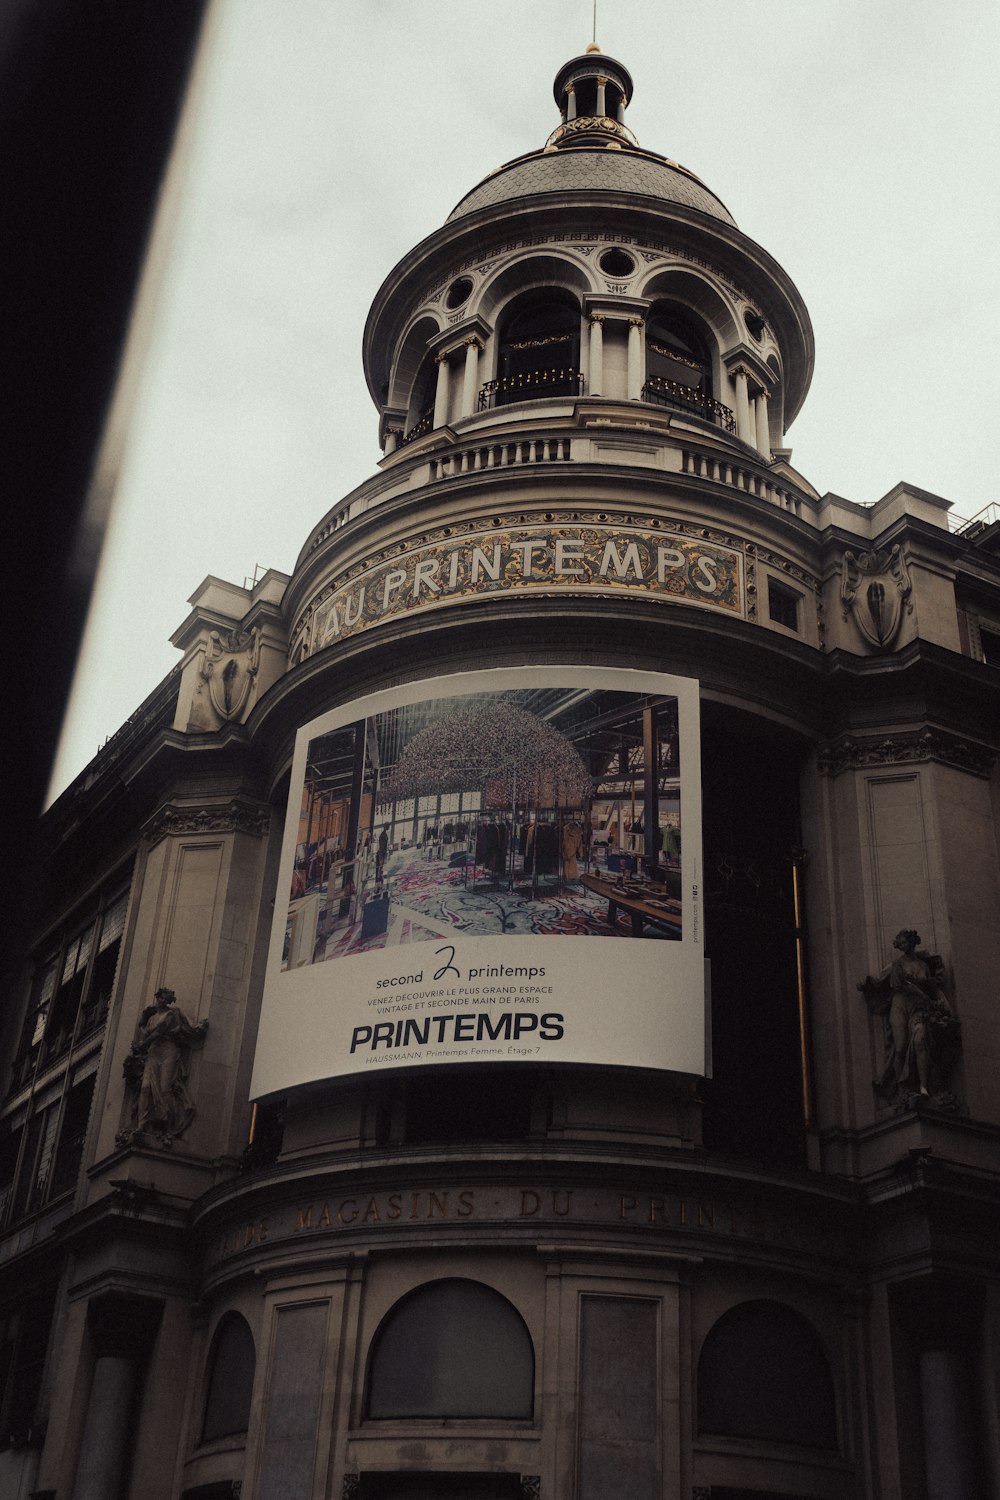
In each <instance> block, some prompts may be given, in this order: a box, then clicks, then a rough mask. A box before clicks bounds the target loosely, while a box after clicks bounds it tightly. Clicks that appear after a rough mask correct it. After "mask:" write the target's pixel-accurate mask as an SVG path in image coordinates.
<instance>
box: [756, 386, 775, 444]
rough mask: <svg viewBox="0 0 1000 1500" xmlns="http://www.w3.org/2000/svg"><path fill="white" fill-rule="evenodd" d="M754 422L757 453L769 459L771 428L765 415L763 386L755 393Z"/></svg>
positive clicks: (765, 400)
mask: <svg viewBox="0 0 1000 1500" xmlns="http://www.w3.org/2000/svg"><path fill="white" fill-rule="evenodd" d="M754 422H755V426H756V434H757V451H758V453H760V454H761V455H762V456H763V457H764V458H766V459H768V460H770V457H771V428H770V425H769V422H768V415H767V391H766V390H765V388H764V387H763V386H761V388H760V390H759V391H758V392H757V398H756V400H755V401H754Z"/></svg>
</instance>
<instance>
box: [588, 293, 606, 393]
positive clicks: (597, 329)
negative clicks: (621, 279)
mask: <svg viewBox="0 0 1000 1500" xmlns="http://www.w3.org/2000/svg"><path fill="white" fill-rule="evenodd" d="M589 321H590V388H589V390H588V392H587V394H588V395H590V396H601V395H603V394H604V314H603V313H591V314H590V319H589Z"/></svg>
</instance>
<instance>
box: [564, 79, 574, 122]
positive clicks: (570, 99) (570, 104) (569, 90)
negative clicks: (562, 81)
mask: <svg viewBox="0 0 1000 1500" xmlns="http://www.w3.org/2000/svg"><path fill="white" fill-rule="evenodd" d="M566 118H567V120H575V119H576V87H575V85H574V84H572V83H568V84H567V85H566Z"/></svg>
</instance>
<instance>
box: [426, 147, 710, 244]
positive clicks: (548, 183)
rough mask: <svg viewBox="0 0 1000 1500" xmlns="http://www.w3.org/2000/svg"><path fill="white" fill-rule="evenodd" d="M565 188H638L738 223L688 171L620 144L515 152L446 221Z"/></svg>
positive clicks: (650, 195) (610, 190)
mask: <svg viewBox="0 0 1000 1500" xmlns="http://www.w3.org/2000/svg"><path fill="white" fill-rule="evenodd" d="M567 192H569V193H572V192H597V193H637V194H639V195H640V196H642V197H645V198H658V199H660V200H661V201H666V202H668V203H680V204H683V205H684V207H685V208H694V209H698V210H699V211H700V212H701V213H703V214H709V215H710V216H711V217H712V218H713V219H721V220H722V222H723V223H724V224H732V225H734V226H735V224H736V220H735V219H734V218H733V216H732V214H731V213H730V212H729V210H728V209H727V208H726V206H725V204H724V203H722V202H721V201H720V200H719V199H718V198H717V197H716V196H715V194H714V193H712V192H710V191H709V189H708V188H707V187H706V186H705V184H704V183H703V182H701V181H699V179H698V178H697V177H695V176H694V174H693V173H692V172H688V171H687V170H686V168H684V167H681V166H678V164H677V163H676V162H670V161H667V159H666V158H665V157H662V156H655V155H653V154H652V153H651V152H648V151H638V150H635V149H634V148H633V149H629V148H628V147H627V146H624V145H623V146H622V147H621V148H620V149H618V150H615V149H612V150H609V149H608V147H607V146H602V147H600V148H599V149H597V150H587V149H586V148H580V147H576V148H575V149H572V150H558V149H556V150H553V149H552V148H551V147H550V148H549V149H547V150H545V151H535V152H532V153H531V154H530V155H528V156H521V157H518V159H517V160H516V161H512V162H509V163H508V165H507V166H505V167H501V168H500V169H499V171H496V172H494V173H492V174H491V176H489V177H487V178H486V180H485V181H484V182H481V183H479V185H478V186H477V187H474V188H473V189H472V191H471V192H469V193H466V195H465V197H464V198H462V199H461V201H460V202H459V203H458V204H457V205H456V206H455V208H453V209H452V211H451V213H450V214H449V215H448V223H449V224H451V223H454V222H455V221H456V220H457V219H463V218H465V216H466V215H467V214H472V213H475V212H476V210H477V209H480V208H490V207H492V206H493V205H494V204H497V203H508V202H510V201H511V200H512V199H516V198H531V197H534V196H536V195H537V194H540V193H567Z"/></svg>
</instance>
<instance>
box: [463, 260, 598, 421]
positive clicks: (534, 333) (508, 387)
mask: <svg viewBox="0 0 1000 1500" xmlns="http://www.w3.org/2000/svg"><path fill="white" fill-rule="evenodd" d="M498 343H499V355H498V359H497V378H496V380H493V381H490V382H489V383H488V384H487V386H485V387H484V389H483V397H484V398H485V399H481V402H480V404H481V405H482V406H488V405H493V406H508V405H510V404H511V403H512V402H514V401H534V400H538V399H540V398H543V397H546V396H574V395H576V394H577V392H578V391H579V389H580V308H579V304H578V303H577V301H576V299H575V298H574V297H573V295H572V293H570V292H567V291H564V290H563V289H562V288H561V287H542V288H538V289H536V290H533V291H531V292H527V293H525V294H524V296H523V297H520V298H518V299H517V301H516V302H514V303H511V304H510V306H509V307H508V308H507V310H506V311H505V312H504V314H503V316H502V318H501V319H500V325H499V329H498Z"/></svg>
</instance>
